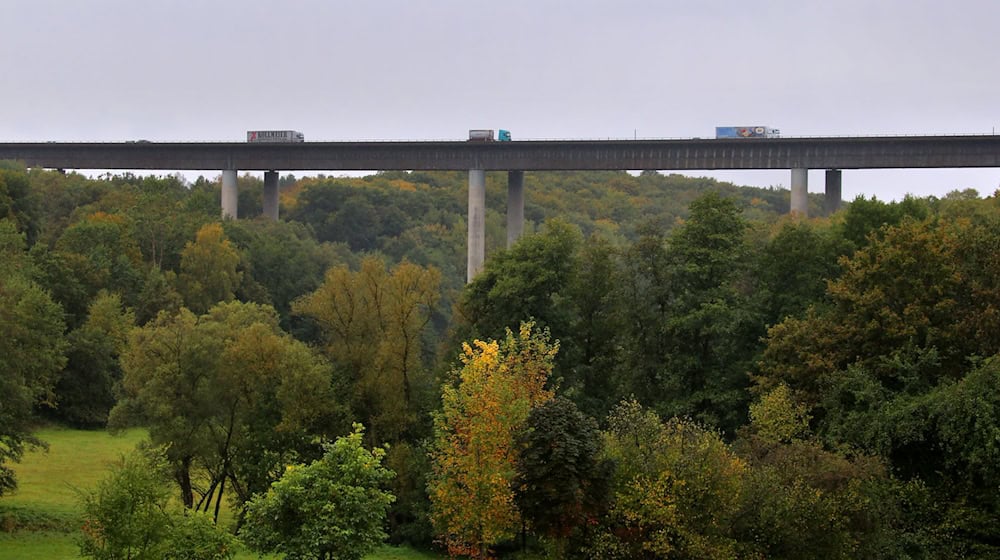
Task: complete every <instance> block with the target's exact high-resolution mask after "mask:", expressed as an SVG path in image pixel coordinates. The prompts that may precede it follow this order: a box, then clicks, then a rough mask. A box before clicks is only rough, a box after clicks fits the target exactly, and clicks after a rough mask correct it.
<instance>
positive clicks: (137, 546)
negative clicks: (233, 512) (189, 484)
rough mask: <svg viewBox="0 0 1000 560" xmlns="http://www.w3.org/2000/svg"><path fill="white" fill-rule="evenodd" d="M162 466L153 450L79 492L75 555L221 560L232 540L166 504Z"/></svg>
mask: <svg viewBox="0 0 1000 560" xmlns="http://www.w3.org/2000/svg"><path fill="white" fill-rule="evenodd" d="M168 479H169V477H168V475H167V466H166V464H165V462H164V461H163V456H162V455H161V454H160V453H159V452H157V451H155V450H149V451H147V452H146V453H141V452H135V453H133V454H131V455H129V456H127V457H122V458H121V460H120V461H119V462H118V463H117V464H115V465H114V466H112V469H111V472H110V474H109V475H108V476H107V477H106V478H104V479H102V480H101V481H99V482H98V484H97V487H96V488H95V489H94V490H93V491H91V492H87V493H84V494H82V496H81V501H82V503H83V512H84V514H83V515H84V525H83V531H82V532H81V535H80V537H79V539H78V541H77V542H78V544H79V547H80V554H81V555H82V556H84V557H85V558H93V559H94V560H143V559H150V560H161V559H162V560H225V559H228V558H232V556H233V554H234V552H235V550H236V546H235V545H236V542H235V539H234V537H233V536H232V535H230V534H229V533H226V532H224V531H221V530H219V529H217V528H216V527H215V526H214V525H213V524H212V522H211V521H210V520H209V519H208V518H207V517H205V516H202V515H198V514H195V513H191V512H181V511H177V510H175V509H173V508H172V507H171V506H170V489H169V485H168V483H167V480H168Z"/></svg>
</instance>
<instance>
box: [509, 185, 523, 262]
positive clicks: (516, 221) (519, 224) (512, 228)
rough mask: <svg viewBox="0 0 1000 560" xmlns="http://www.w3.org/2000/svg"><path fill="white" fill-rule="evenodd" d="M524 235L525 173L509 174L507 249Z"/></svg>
mask: <svg viewBox="0 0 1000 560" xmlns="http://www.w3.org/2000/svg"><path fill="white" fill-rule="evenodd" d="M522 233H524V171H508V172H507V248H508V249H510V247H511V246H512V245H513V244H514V243H515V242H516V241H517V240H518V239H520V238H521V234H522Z"/></svg>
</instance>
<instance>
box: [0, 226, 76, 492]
mask: <svg viewBox="0 0 1000 560" xmlns="http://www.w3.org/2000/svg"><path fill="white" fill-rule="evenodd" d="M31 273H32V266H31V261H30V260H29V258H28V256H27V255H26V254H25V252H24V236H23V235H22V234H20V233H18V232H17V227H16V225H15V224H14V223H13V222H12V221H10V220H8V219H0V332H2V333H3V336H0V394H2V395H3V404H2V405H0V495H3V494H4V493H6V492H9V491H10V490H12V489H14V488H15V487H16V484H17V481H16V478H15V476H14V471H13V470H12V469H11V467H10V466H9V463H11V462H17V461H19V460H20V459H21V456H22V454H23V453H24V450H25V446H31V445H40V444H41V442H40V441H39V440H38V439H37V438H35V437H34V436H32V434H31V432H32V420H33V408H34V406H35V405H36V404H37V403H39V402H52V386H53V384H54V383H55V380H56V376H57V375H58V373H59V371H60V370H61V369H62V367H63V365H64V364H65V363H66V357H65V349H66V341H65V339H64V338H63V328H64V325H63V321H62V310H61V309H60V308H59V306H58V305H57V304H56V303H55V302H53V301H52V299H51V298H50V297H49V296H48V294H47V293H46V292H45V291H44V290H42V289H41V288H40V287H39V286H38V285H37V284H36V283H34V282H33V281H32V280H31Z"/></svg>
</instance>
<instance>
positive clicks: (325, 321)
mask: <svg viewBox="0 0 1000 560" xmlns="http://www.w3.org/2000/svg"><path fill="white" fill-rule="evenodd" d="M439 284H440V274H439V273H438V271H437V270H436V269H434V268H429V269H428V268H423V267H420V266H417V265H415V264H412V263H408V262H403V263H401V264H399V265H397V266H395V267H393V268H392V269H391V270H389V269H387V267H386V265H385V263H384V262H383V261H382V260H381V259H379V258H377V257H374V256H372V257H366V258H365V259H363V260H362V262H361V267H360V270H358V271H357V272H352V271H351V270H350V269H348V267H347V266H339V267H336V268H332V269H330V270H329V271H327V273H326V278H325V280H324V282H323V284H322V285H321V286H320V287H319V288H318V289H317V290H316V291H315V292H313V293H312V294H309V295H308V296H306V297H304V298H303V299H301V300H299V301H297V302H296V303H295V305H294V306H293V309H294V310H295V312H296V313H298V314H300V315H303V316H306V317H309V318H311V319H313V320H315V321H316V322H317V323H318V324H319V328H320V330H321V332H322V334H323V338H324V342H325V347H326V354H327V356H328V357H329V358H330V360H331V361H332V362H333V363H334V365H335V367H336V368H337V369H338V371H339V372H340V373H341V375H342V377H343V378H344V379H346V380H347V382H348V390H349V391H350V392H351V409H352V412H353V413H354V417H355V418H361V419H364V421H365V423H366V425H368V426H369V427H370V431H371V433H370V434H369V437H370V438H371V439H372V440H373V441H389V442H396V441H399V440H400V439H402V438H404V437H409V436H414V435H418V434H420V433H421V432H422V433H426V430H424V431H422V430H420V429H419V425H418V421H419V420H420V417H421V416H422V411H425V410H426V409H427V408H428V403H429V401H430V395H429V393H430V385H431V379H430V375H429V372H428V367H427V365H426V362H427V358H426V355H427V352H426V349H425V347H424V336H425V334H426V333H425V330H426V329H427V327H428V324H429V322H430V319H431V316H432V313H433V311H434V307H435V305H436V303H437V300H438V297H439V292H438V286H439Z"/></svg>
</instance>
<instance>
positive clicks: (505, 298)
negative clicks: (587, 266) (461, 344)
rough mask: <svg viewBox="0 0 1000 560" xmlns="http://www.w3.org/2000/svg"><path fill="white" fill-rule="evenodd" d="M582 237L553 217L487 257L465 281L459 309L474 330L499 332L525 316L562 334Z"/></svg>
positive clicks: (569, 318)
mask: <svg viewBox="0 0 1000 560" xmlns="http://www.w3.org/2000/svg"><path fill="white" fill-rule="evenodd" d="M582 242H583V240H582V237H581V235H580V232H579V230H577V229H576V228H574V227H573V226H571V225H570V224H569V223H567V222H565V221H560V220H551V221H548V222H546V224H545V227H544V228H543V230H542V231H541V232H540V233H538V234H535V235H528V236H525V237H523V238H522V239H521V240H519V241H518V242H517V243H516V244H515V245H514V246H513V247H511V248H510V250H508V251H502V252H500V253H498V254H497V255H495V256H493V257H492V258H490V260H488V261H487V262H486V265H485V267H484V268H483V270H482V271H481V272H480V273H479V274H478V275H476V277H475V278H474V279H473V280H472V282H471V283H470V284H469V285H468V286H467V288H466V290H465V293H464V295H463V299H462V302H461V309H460V311H459V313H460V314H461V315H462V316H463V317H464V318H465V319H466V320H467V321H468V323H469V325H470V327H471V332H472V334H473V336H475V337H481V338H497V337H500V336H502V335H503V333H504V330H505V329H515V328H517V326H518V325H519V324H520V323H521V322H522V321H527V320H534V321H535V322H536V323H537V324H538V326H539V328H548V329H550V330H551V331H552V333H553V336H555V337H558V338H560V340H562V338H563V337H564V336H568V335H569V334H570V332H571V331H570V325H571V323H572V322H573V321H574V320H575V319H576V317H575V315H576V310H575V308H574V305H573V302H572V301H567V300H568V298H567V296H566V294H567V292H568V291H569V290H570V289H571V287H572V286H573V284H574V278H575V274H576V273H577V270H578V265H577V253H578V252H579V249H580V246H581V245H582Z"/></svg>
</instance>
